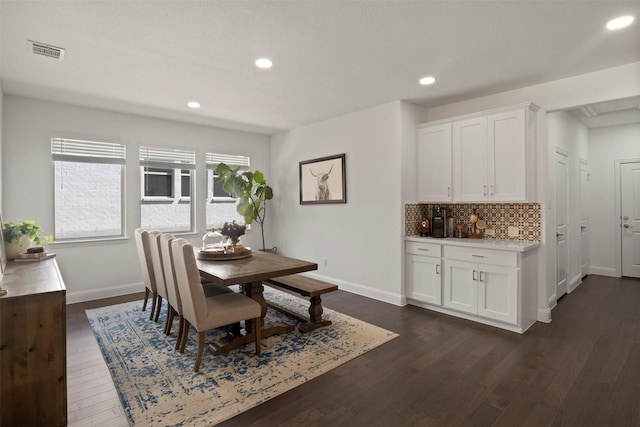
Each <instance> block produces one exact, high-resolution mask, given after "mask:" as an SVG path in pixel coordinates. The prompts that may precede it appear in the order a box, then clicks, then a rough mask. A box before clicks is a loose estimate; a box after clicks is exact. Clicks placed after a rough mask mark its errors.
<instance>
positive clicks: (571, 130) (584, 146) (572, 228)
mask: <svg viewBox="0 0 640 427" xmlns="http://www.w3.org/2000/svg"><path fill="white" fill-rule="evenodd" d="M547 138H548V143H549V147H550V148H551V149H552V150H553V149H554V147H558V148H560V149H562V150H564V151H565V152H567V153H568V162H569V171H568V173H569V178H568V184H569V192H568V212H567V213H568V217H567V221H568V235H567V241H568V251H569V256H568V264H569V265H568V266H567V276H568V277H567V280H568V281H569V290H570V291H571V290H573V289H575V287H576V286H577V285H578V284H580V282H581V281H582V268H581V264H582V259H581V254H582V250H581V246H582V234H581V232H580V159H583V160H587V161H588V160H589V130H588V129H587V127H586V126H585V125H584V124H583V123H582V122H580V121H579V120H578V119H576V118H575V117H574V116H573V115H572V114H571V113H569V112H567V111H558V112H554V113H549V114H547ZM550 170H551V169H550ZM549 216H550V218H549V223H550V225H549V226H550V227H555V226H556V224H555V206H552V213H551V214H550V215H549ZM551 223H553V224H551ZM552 251H553V248H549V252H550V253H552Z"/></svg>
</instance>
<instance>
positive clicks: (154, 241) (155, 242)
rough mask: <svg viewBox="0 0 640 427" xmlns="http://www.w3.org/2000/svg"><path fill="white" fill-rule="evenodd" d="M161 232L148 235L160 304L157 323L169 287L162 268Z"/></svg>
mask: <svg viewBox="0 0 640 427" xmlns="http://www.w3.org/2000/svg"><path fill="white" fill-rule="evenodd" d="M161 235H162V233H160V232H159V231H150V232H149V233H148V234H147V241H148V245H149V253H150V254H151V263H152V264H153V269H152V271H153V277H155V280H156V292H157V293H158V302H157V307H156V315H155V318H154V320H155V321H156V322H157V321H158V317H159V316H160V310H161V308H162V299H163V298H164V299H167V285H166V282H165V279H164V269H163V268H162V255H161V254H160V236H161Z"/></svg>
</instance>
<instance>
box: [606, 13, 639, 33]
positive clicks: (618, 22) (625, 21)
mask: <svg viewBox="0 0 640 427" xmlns="http://www.w3.org/2000/svg"><path fill="white" fill-rule="evenodd" d="M633 20H634V18H633V16H630V15H627V16H621V17H619V18H616V19H612V20H611V21H609V22H607V28H608V29H609V30H619V29H620V28H624V27H628V26H629V25H631V23H632V22H633Z"/></svg>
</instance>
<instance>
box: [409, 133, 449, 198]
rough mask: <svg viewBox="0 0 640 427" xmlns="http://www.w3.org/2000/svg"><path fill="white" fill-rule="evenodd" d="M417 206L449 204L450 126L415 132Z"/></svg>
mask: <svg viewBox="0 0 640 427" xmlns="http://www.w3.org/2000/svg"><path fill="white" fill-rule="evenodd" d="M416 156H417V163H416V168H417V170H416V176H417V179H418V182H417V185H416V187H417V189H418V194H417V199H418V202H447V201H448V202H450V201H451V190H452V188H451V124H450V123H446V124H443V125H436V126H429V127H426V128H421V129H418V142H417V148H416Z"/></svg>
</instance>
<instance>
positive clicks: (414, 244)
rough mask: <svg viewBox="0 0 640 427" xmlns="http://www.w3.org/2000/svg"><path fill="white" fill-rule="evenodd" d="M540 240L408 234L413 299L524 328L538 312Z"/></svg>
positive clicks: (421, 304)
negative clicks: (473, 238)
mask: <svg viewBox="0 0 640 427" xmlns="http://www.w3.org/2000/svg"><path fill="white" fill-rule="evenodd" d="M538 246H539V243H534V242H529V243H523V242H509V241H500V240H495V241H488V240H478V241H473V240H469V239H432V238H422V237H408V238H407V239H406V240H405V263H406V264H405V268H406V270H405V296H406V298H407V300H408V302H409V304H413V305H417V306H419V307H423V308H427V309H430V310H434V311H438V312H440V313H445V314H449V315H452V316H457V317H463V318H465V319H469V320H473V321H475V322H480V323H484V324H487V325H491V326H496V327H499V328H503V329H507V330H510V331H514V332H519V333H522V332H524V331H526V330H527V329H528V328H529V327H530V326H531V325H533V324H534V323H535V322H536V320H537V316H538V255H537V250H536V248H537V247H538Z"/></svg>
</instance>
